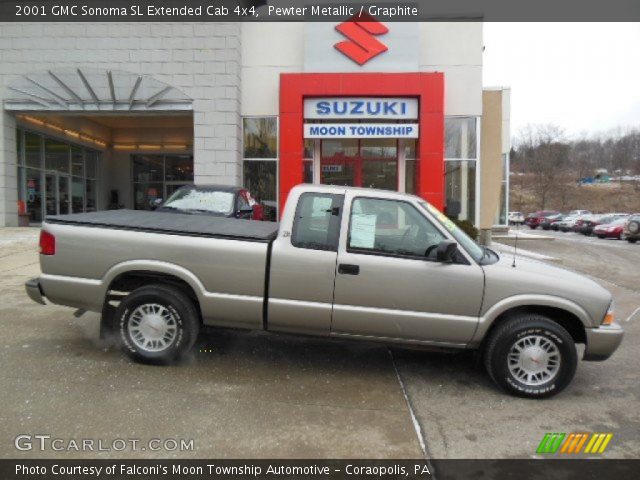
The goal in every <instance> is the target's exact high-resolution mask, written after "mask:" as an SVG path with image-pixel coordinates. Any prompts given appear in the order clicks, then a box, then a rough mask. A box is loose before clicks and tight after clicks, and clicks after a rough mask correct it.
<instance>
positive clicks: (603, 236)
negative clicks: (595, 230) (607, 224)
mask: <svg viewBox="0 0 640 480" xmlns="http://www.w3.org/2000/svg"><path fill="white" fill-rule="evenodd" d="M605 237H606V235H598V238H605Z"/></svg>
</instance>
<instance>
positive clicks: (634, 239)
mask: <svg viewBox="0 0 640 480" xmlns="http://www.w3.org/2000/svg"><path fill="white" fill-rule="evenodd" d="M637 241H638V239H637V238H629V237H627V242H629V243H636V242H637Z"/></svg>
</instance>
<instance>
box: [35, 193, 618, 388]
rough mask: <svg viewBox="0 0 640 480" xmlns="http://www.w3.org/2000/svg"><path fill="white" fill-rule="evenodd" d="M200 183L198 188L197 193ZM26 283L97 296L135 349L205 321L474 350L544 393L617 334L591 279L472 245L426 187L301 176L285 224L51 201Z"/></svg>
mask: <svg viewBox="0 0 640 480" xmlns="http://www.w3.org/2000/svg"><path fill="white" fill-rule="evenodd" d="M203 198H204V197H203ZM40 248H41V252H40V253H41V254H40V264H41V269H42V275H41V276H40V277H39V278H37V279H33V280H30V281H29V282H27V284H26V289H27V292H28V294H29V296H30V297H31V298H32V299H33V300H35V301H37V302H40V303H45V302H44V299H45V298H46V299H48V300H49V301H50V302H52V303H56V304H60V305H67V306H71V307H75V308H78V309H81V310H91V311H96V312H102V321H101V333H102V334H103V335H105V334H107V333H108V332H113V333H115V334H116V335H114V336H115V337H116V338H117V339H118V341H119V343H120V344H121V345H122V347H123V349H124V350H125V351H126V352H127V353H128V354H129V355H131V356H132V357H133V358H135V359H137V360H142V361H147V362H156V363H157V362H160V363H164V362H170V361H173V360H175V359H177V358H179V357H180V356H181V355H182V354H184V353H185V352H187V351H188V350H189V349H191V348H192V346H193V344H194V342H195V340H196V337H197V335H198V332H199V329H200V327H201V325H212V326H221V327H235V328H244V329H264V330H268V331H270V332H287V333H299V334H305V335H318V336H325V337H339V338H353V339H364V340H378V341H384V342H388V343H393V344H417V345H424V346H430V347H451V348H467V349H475V350H478V351H479V353H480V354H481V355H482V358H483V359H484V364H485V366H486V368H487V370H488V372H489V374H490V376H491V378H492V379H493V380H494V381H495V383H497V384H498V385H499V386H500V387H502V388H503V389H504V390H506V391H507V392H509V393H511V394H514V395H519V396H523V397H533V398H541V397H549V396H551V395H554V394H555V393H557V392H559V391H560V390H562V389H563V388H564V387H566V386H567V385H568V384H569V382H570V381H571V379H572V378H573V376H574V373H575V370H576V366H577V352H576V346H575V345H576V343H582V344H585V350H584V360H605V359H607V358H608V357H609V356H610V355H611V354H612V353H613V352H614V351H615V350H616V348H617V347H618V345H619V344H620V342H621V340H622V336H623V331H622V328H621V327H620V326H619V325H618V324H616V323H615V322H614V321H613V311H612V297H611V294H610V293H609V292H608V291H607V290H605V289H604V288H602V287H600V286H599V285H598V284H596V283H595V282H593V281H591V280H590V279H588V278H586V277H583V276H581V275H578V274H576V273H572V272H569V271H566V270H563V269H560V268H557V267H552V266H549V265H545V264H542V263H539V262H535V261H532V260H526V259H519V260H518V262H517V266H515V267H514V266H512V263H511V261H510V259H507V258H501V257H500V256H499V255H498V254H496V253H495V252H493V251H492V250H490V249H488V248H482V247H480V246H478V245H477V244H476V243H474V242H473V241H472V240H471V239H470V238H469V237H467V236H466V235H465V234H464V233H463V232H462V231H461V230H459V229H458V228H457V227H456V226H455V225H454V224H453V223H452V222H451V221H450V220H449V219H448V218H447V217H445V216H444V215H443V214H442V213H440V212H439V211H438V210H437V209H435V208H434V207H432V206H431V205H429V204H428V203H427V202H425V201H424V200H422V199H421V198H418V197H415V196H412V195H405V194H401V193H395V192H388V191H379V190H370V189H357V188H348V187H336V186H321V185H300V186H298V187H296V188H294V189H293V190H292V191H291V193H290V194H289V199H288V202H287V205H286V208H285V210H284V214H283V216H282V220H281V222H280V224H279V225H278V224H276V223H271V222H255V221H250V220H234V219H227V218H212V217H207V216H198V215H188V214H173V213H162V212H153V213H149V212H139V211H123V210H120V211H105V212H96V213H85V214H76V215H64V216H58V217H49V218H47V220H46V222H45V223H44V224H43V226H42V232H41V238H40Z"/></svg>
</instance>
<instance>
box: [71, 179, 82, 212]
mask: <svg viewBox="0 0 640 480" xmlns="http://www.w3.org/2000/svg"><path fill="white" fill-rule="evenodd" d="M83 211H84V180H83V179H82V177H72V178H71V213H80V212H83Z"/></svg>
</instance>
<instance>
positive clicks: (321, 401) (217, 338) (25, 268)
mask: <svg viewBox="0 0 640 480" xmlns="http://www.w3.org/2000/svg"><path fill="white" fill-rule="evenodd" d="M534 233H536V232H534ZM544 233H545V234H546V233H547V232H544ZM536 234H537V233H536ZM556 236H557V238H556V239H555V240H552V241H549V240H527V241H523V242H521V243H520V244H519V247H520V248H522V249H526V250H529V251H533V252H538V253H541V254H544V255H549V256H552V257H556V258H557V259H558V260H559V261H561V262H562V263H563V265H564V266H566V267H568V268H572V269H575V270H578V271H581V272H583V273H586V274H588V275H590V276H592V277H593V278H594V279H596V280H597V281H598V282H600V283H601V284H603V285H604V286H605V287H606V288H609V289H610V290H611V291H612V293H613V294H614V296H615V299H616V307H617V308H616V309H617V317H618V318H619V319H620V320H621V321H622V323H623V324H624V326H625V328H626V337H625V340H624V342H623V344H622V346H621V348H620V349H619V350H618V352H616V354H615V355H614V356H613V357H612V358H611V359H610V360H608V361H607V362H604V363H586V362H585V363H583V362H581V363H580V365H579V367H578V372H577V374H576V377H575V379H574V381H573V383H572V384H571V385H570V386H569V387H568V388H567V390H565V391H564V392H563V393H561V394H560V395H559V396H557V397H554V398H552V399H549V400H545V401H535V400H523V399H516V398H512V397H509V396H507V395H505V394H503V393H502V392H501V391H499V390H497V388H496V387H494V385H493V384H492V383H491V381H490V380H489V378H488V376H487V375H485V373H484V371H482V370H481V369H479V368H477V367H476V366H475V365H474V362H473V358H472V355H470V354H469V353H466V352H461V353H457V354H443V353H432V352H424V351H418V350H403V349H397V348H394V349H392V350H389V349H388V348H386V347H385V346H383V345H378V344H368V343H355V342H346V341H331V342H327V341H323V340H321V339H309V338H298V337H293V336H276V335H269V334H264V333H236V332H229V331H219V332H213V333H209V334H207V335H203V336H202V338H201V339H200V341H199V344H198V346H197V348H196V350H195V351H194V353H193V355H192V357H191V358H190V359H189V361H187V362H185V363H184V364H182V365H179V366H174V367H151V366H143V365H138V364H134V363H131V362H130V361H128V360H127V359H125V358H124V357H123V356H121V355H120V353H119V352H118V351H115V350H112V349H109V348H106V347H105V346H104V345H103V344H101V343H100V341H99V340H98V316H97V315H96V314H85V315H84V316H82V317H81V318H74V316H73V312H72V310H71V309H68V308H63V307H57V306H47V307H43V306H40V305H37V304H35V303H33V302H31V301H30V300H29V299H28V297H27V296H26V295H25V293H24V290H23V283H24V282H25V281H26V280H27V279H28V278H30V277H33V276H37V275H38V273H39V268H38V258H37V253H36V243H37V230H35V229H0V270H1V271H2V276H1V277H0V285H1V288H2V302H1V304H0V322H1V326H2V330H3V335H2V339H1V340H0V361H1V364H2V365H3V368H2V370H1V371H0V405H2V407H1V408H0V422H1V423H2V425H3V428H2V433H1V435H0V457H4V458H29V457H40V458H54V457H55V458H64V457H68V458H71V457H73V458H92V457H95V456H99V457H103V458H109V457H126V458H154V457H170V458H171V457H184V458H214V457H215V458H270V457H271V458H420V457H422V456H424V455H425V454H426V455H427V456H429V457H431V458H522V457H525V458H526V457H532V456H535V449H536V447H537V445H538V443H539V442H540V440H541V439H542V437H543V435H544V434H545V433H546V432H612V433H613V434H614V438H613V440H612V441H611V443H610V446H609V448H608V449H607V451H606V452H605V454H604V456H606V457H612V458H632V457H638V456H640V439H639V438H638V435H637V433H638V431H640V411H638V408H637V405H638V404H639V402H640V372H639V371H638V361H637V359H638V356H639V354H640V349H639V348H638V345H639V344H640V327H639V326H638V324H639V323H640V313H639V314H638V315H637V316H636V317H634V318H633V319H631V320H629V321H628V322H625V319H626V318H627V317H629V316H630V315H631V314H632V313H633V312H634V311H635V310H636V309H637V308H638V307H639V306H640V295H639V293H640V288H639V287H638V284H639V283H640V282H639V281H640V271H639V266H640V245H628V244H626V242H624V243H623V242H618V241H613V240H612V241H604V240H599V239H585V238H579V237H578V236H577V235H575V234H557V235H556ZM405 394H406V396H405ZM42 433H44V434H50V435H51V436H52V437H57V438H63V439H69V438H75V439H84V438H89V439H96V440H98V439H104V440H105V441H106V443H108V442H109V441H110V440H113V439H117V438H125V439H126V438H137V439H141V441H142V442H144V441H145V440H148V439H150V438H173V439H193V440H194V447H195V448H194V449H193V450H190V451H166V450H165V451H160V452H152V451H149V450H148V449H147V450H144V451H143V450H136V451H131V450H130V449H128V450H126V451H125V452H124V453H123V452H117V451H113V450H112V451H103V452H95V451H94V452H76V451H73V450H70V451H63V452H51V451H45V452H40V451H37V450H31V451H18V450H16V449H15V447H14V439H15V437H16V436H17V435H20V434H42ZM423 445H424V450H423Z"/></svg>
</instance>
